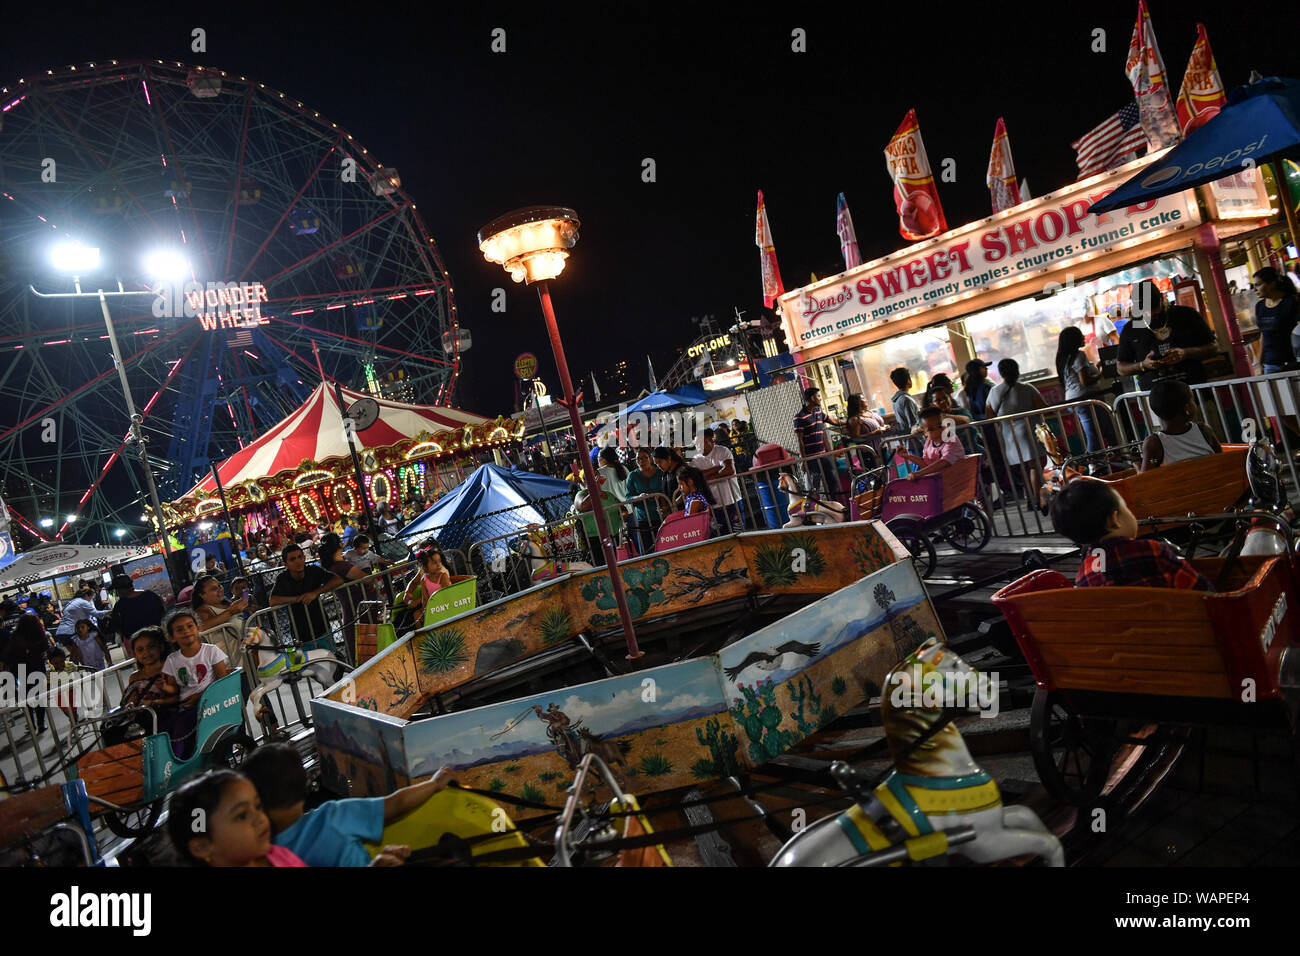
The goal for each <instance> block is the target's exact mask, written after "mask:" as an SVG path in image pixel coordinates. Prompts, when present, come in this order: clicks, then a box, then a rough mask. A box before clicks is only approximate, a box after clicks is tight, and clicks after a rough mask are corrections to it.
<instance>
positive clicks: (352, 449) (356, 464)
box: [312, 342, 405, 607]
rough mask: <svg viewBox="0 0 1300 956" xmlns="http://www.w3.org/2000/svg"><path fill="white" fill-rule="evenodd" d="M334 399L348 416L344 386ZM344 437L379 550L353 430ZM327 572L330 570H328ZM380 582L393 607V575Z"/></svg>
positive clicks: (337, 386)
mask: <svg viewBox="0 0 1300 956" xmlns="http://www.w3.org/2000/svg"><path fill="white" fill-rule="evenodd" d="M315 345H316V343H315V342H313V343H312V346H313V347H315ZM316 358H317V360H318V361H319V359H320V353H317V355H316ZM334 397H335V398H336V399H337V400H338V403H339V412H340V413H341V414H343V415H345V416H346V415H347V413H348V411H347V409H348V407H347V405H346V404H345V403H344V401H343V386H342V385H340V384H339V383H338V382H335V383H334ZM343 437H344V438H346V439H347V442H348V452H349V453H350V454H351V455H352V474H353V476H354V477H355V478H356V479H357V493H358V494H359V495H360V496H361V507H362V509H363V510H364V511H365V513H366V527H367V528H369V529H370V540H371V542H372V543H373V544H374V545H375V547H376V548H377V547H378V546H379V530H380V529H379V525H378V524H376V522H375V516H374V513H373V512H372V511H371V510H370V496H369V495H367V494H366V475H365V472H364V471H362V469H361V457H360V456H359V455H358V454H357V446H356V444H355V443H354V442H353V441H352V429H350V428H344V429H343ZM403 544H405V542H403ZM381 557H382V555H381ZM326 570H328V568H327V569H326ZM380 580H381V581H382V582H383V585H384V594H385V596H386V597H387V598H388V604H389V606H390V607H391V606H392V603H393V582H392V580H391V575H387V574H386V575H384V576H383V578H381V579H380Z"/></svg>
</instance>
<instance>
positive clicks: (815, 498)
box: [777, 471, 844, 528]
mask: <svg viewBox="0 0 1300 956" xmlns="http://www.w3.org/2000/svg"><path fill="white" fill-rule="evenodd" d="M777 484H778V487H779V488H780V489H781V490H782V491H784V492H785V494H786V497H787V498H788V499H789V503H788V505H787V506H786V510H787V511H788V512H789V513H790V520H789V521H787V522H786V523H785V524H783V525H782V526H781V527H783V528H798V527H799V526H801V525H805V524H809V525H813V524H839V523H840V522H841V521H843V520H844V506H843V505H842V504H840V503H839V502H838V501H831V500H829V499H825V498H822V497H820V496H819V495H818V494H817V493H816V492H815V491H807V492H804V491H800V490H799V486H798V485H797V484H796V483H795V480H794V476H793V475H791V474H790V473H789V472H788V471H784V472H782V473H781V478H780V481H779V482H778V483H777Z"/></svg>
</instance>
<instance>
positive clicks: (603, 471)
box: [596, 447, 627, 502]
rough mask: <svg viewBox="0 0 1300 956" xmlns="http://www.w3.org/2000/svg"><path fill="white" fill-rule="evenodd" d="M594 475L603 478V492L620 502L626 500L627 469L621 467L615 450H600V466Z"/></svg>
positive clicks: (621, 464) (621, 463)
mask: <svg viewBox="0 0 1300 956" xmlns="http://www.w3.org/2000/svg"><path fill="white" fill-rule="evenodd" d="M596 474H598V475H603V476H604V478H605V482H604V486H605V491H607V492H609V493H610V494H612V495H613V496H614V497H615V498H616V499H617V500H618V501H620V502H622V501H626V500H627V469H626V468H624V467H623V462H621V461H619V458H618V449H617V448H612V447H611V448H602V449H601V451H600V465H599V467H598V468H597V469H596Z"/></svg>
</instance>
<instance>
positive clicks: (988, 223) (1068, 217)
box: [780, 164, 1200, 349]
mask: <svg viewBox="0 0 1300 956" xmlns="http://www.w3.org/2000/svg"><path fill="white" fill-rule="evenodd" d="M1135 168H1136V165H1133V164H1130V165H1129V166H1124V167H1121V168H1120V170H1116V171H1114V173H1113V174H1106V175H1107V176H1113V177H1114V178H1115V184H1114V185H1113V184H1111V183H1109V182H1103V181H1101V180H1102V179H1103V178H1104V177H1091V178H1089V179H1086V180H1084V181H1082V182H1080V183H1075V184H1072V185H1070V186H1067V187H1065V188H1064V189H1061V190H1058V191H1057V192H1055V193H1053V194H1051V195H1049V196H1044V197H1042V198H1041V199H1035V200H1031V201H1030V202H1027V203H1021V204H1020V205H1018V206H1013V207H1011V208H1010V209H1007V210H1004V211H1003V212H1000V213H998V214H997V215H995V216H991V217H989V218H988V219H982V220H980V221H979V222H975V223H970V224H968V225H965V226H962V227H961V228H958V229H953V230H951V231H949V232H946V233H944V234H943V235H940V236H936V237H934V238H933V239H929V240H926V241H925V242H920V243H916V244H915V245H912V246H909V247H907V248H906V249H903V250H900V251H899V252H896V253H893V254H892V255H888V256H884V257H882V258H880V259H876V260H874V261H872V262H867V263H864V264H863V265H861V266H858V267H856V268H854V269H850V270H849V271H847V272H844V273H841V274H840V275H838V276H834V277H832V278H829V279H825V280H822V281H820V282H816V283H813V284H812V285H808V286H805V287H804V288H802V289H798V290H793V291H791V292H787V293H786V294H784V295H783V296H781V298H780V302H781V308H782V311H783V313H784V320H785V329H786V334H787V337H788V338H789V339H790V341H791V343H792V345H793V347H794V348H796V349H800V348H808V347H810V346H816V345H821V344H824V343H827V342H832V341H834V340H836V339H839V338H841V337H843V336H847V335H853V334H855V333H858V332H862V331H865V330H867V329H870V328H874V327H875V326H878V325H882V324H884V323H887V322H894V321H897V320H898V319H902V318H905V317H907V316H911V315H916V314H917V313H919V312H925V311H927V310H929V309H934V308H936V307H938V306H943V305H948V304H950V303H952V302H957V301H961V300H964V299H968V298H970V297H972V296H975V295H978V294H980V293H981V292H984V291H986V290H989V289H997V288H1001V287H1003V286H1007V285H1011V284H1012V283H1016V282H1022V281H1025V280H1027V279H1030V278H1032V277H1034V276H1036V275H1042V274H1043V273H1045V272H1049V271H1055V270H1057V269H1060V268H1061V267H1063V266H1068V265H1072V264H1075V263H1082V262H1084V261H1086V260H1088V259H1094V258H1096V257H1097V256H1100V255H1104V254H1106V253H1110V252H1114V251H1116V250H1119V249H1123V248H1126V247H1128V246H1133V245H1137V244H1139V243H1144V242H1150V241H1152V240H1154V239H1157V238H1159V237H1161V236H1165V235H1168V234H1170V233H1172V232H1176V231H1178V230H1180V229H1189V228H1192V227H1194V226H1196V225H1198V224H1199V223H1200V214H1199V212H1198V210H1197V206H1196V200H1195V196H1194V194H1193V193H1192V192H1191V191H1190V190H1184V191H1182V192H1179V193H1175V194H1173V195H1170V196H1162V197H1160V198H1159V199H1152V200H1147V201H1145V202H1142V203H1139V204H1137V205H1134V206H1129V207H1128V208H1126V209H1117V210H1115V211H1113V212H1110V213H1100V214H1093V213H1091V212H1090V211H1089V209H1090V207H1091V205H1092V204H1093V203H1094V202H1098V201H1100V200H1101V199H1102V197H1104V196H1107V195H1109V194H1110V193H1111V192H1113V191H1114V188H1115V185H1117V184H1118V183H1119V182H1122V181H1123V180H1124V178H1126V177H1127V176H1128V175H1131V174H1132V172H1133V171H1134V169H1135ZM1189 241H1190V240H1189Z"/></svg>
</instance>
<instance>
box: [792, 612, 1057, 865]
mask: <svg viewBox="0 0 1300 956" xmlns="http://www.w3.org/2000/svg"><path fill="white" fill-rule="evenodd" d="M979 680H980V675H979V673H978V672H977V671H976V670H975V669H974V668H972V667H971V666H970V665H969V664H967V663H966V662H965V661H963V660H962V659H961V658H960V657H958V656H957V655H956V654H954V653H953V652H952V651H950V650H949V649H948V647H947V646H946V645H945V644H943V643H941V642H940V641H939V639H938V638H935V637H932V638H930V639H929V640H927V641H926V642H925V643H924V644H922V645H921V646H920V647H918V648H917V649H916V650H915V651H913V652H912V653H911V654H910V655H908V656H907V657H906V658H905V659H904V660H903V661H901V662H900V663H899V664H897V665H896V666H895V667H894V669H893V670H892V671H890V673H889V675H888V676H887V677H886V678H885V685H884V686H885V689H884V691H882V693H881V698H880V709H881V713H882V716H883V720H884V728H885V738H886V740H887V741H888V743H889V749H890V752H891V753H892V754H893V755H894V760H895V766H894V770H893V772H891V773H890V775H889V776H888V777H887V778H886V779H885V781H884V783H882V784H880V785H879V786H878V787H876V788H875V789H874V790H866V789H865V788H864V787H862V786H858V787H854V786H853V784H854V783H856V778H855V777H854V773H855V772H854V771H853V770H852V769H851V768H850V767H849V766H848V765H847V764H844V763H837V764H836V765H834V766H833V767H832V772H833V773H834V774H835V776H836V777H837V779H839V780H840V781H841V782H842V783H845V784H846V787H847V789H849V790H850V791H852V792H854V794H855V796H856V797H857V800H858V802H857V803H856V804H855V805H854V806H853V807H851V808H850V809H849V810H847V811H845V812H844V813H841V814H839V815H838V816H831V817H825V818H824V819H822V820H820V821H818V822H817V823H815V824H813V825H812V826H809V827H807V828H806V829H805V830H804V831H803V832H802V833H799V834H797V835H796V836H795V837H793V838H792V839H791V840H790V841H789V842H787V843H786V845H785V846H783V847H782V848H781V850H780V852H779V853H778V854H777V855H776V857H775V858H774V859H773V861H772V865H773V866H836V865H839V864H842V863H846V862H848V861H851V860H854V859H856V858H858V857H860V856H863V855H866V854H870V853H875V852H879V851H883V850H888V849H890V848H891V847H897V846H900V845H906V846H907V850H908V854H907V855H908V856H909V857H910V858H911V859H913V860H916V861H920V860H922V859H931V858H933V859H936V860H938V859H939V858H941V857H944V856H946V854H947V853H956V854H959V855H961V856H963V857H966V858H967V859H969V860H971V861H972V862H974V863H992V862H994V861H997V860H1004V859H1007V858H1009V857H1015V856H1024V855H1030V854H1032V855H1033V856H1036V857H1038V858H1039V859H1041V860H1043V861H1044V862H1045V863H1046V864H1047V865H1048V866H1064V865H1065V855H1064V852H1063V851H1062V849H1061V843H1060V841H1059V840H1057V838H1056V837H1055V836H1054V835H1053V834H1052V833H1051V832H1050V831H1049V830H1048V829H1047V827H1045V826H1044V825H1043V823H1042V821H1041V820H1039V819H1038V815H1037V814H1036V813H1034V811H1033V810H1031V809H1029V808H1028V807H1022V806H1003V804H1002V795H1001V793H1000V792H999V791H998V786H997V784H996V783H995V782H994V781H993V778H992V777H990V776H989V775H988V773H987V772H986V771H984V770H983V769H982V768H981V767H980V766H979V764H977V763H976V762H975V760H974V758H972V757H971V754H970V751H969V750H967V749H966V744H965V742H964V741H963V740H962V736H961V733H960V732H959V731H958V730H957V728H956V727H955V726H954V725H953V724H952V722H951V720H950V717H951V714H952V709H960V708H951V709H950V707H948V706H945V705H949V704H951V703H952V702H953V700H954V698H957V699H959V700H964V702H965V703H966V704H967V705H969V704H970V703H971V702H970V698H971V697H977V698H978V699H979V702H980V704H981V705H984V703H985V696H986V691H988V693H989V696H991V694H992V693H995V692H996V687H993V688H991V689H990V688H988V685H987V683H986V684H984V685H983V686H981V685H980V684H979ZM985 680H986V681H987V678H986V679H985ZM977 688H978V690H977ZM959 828H961V829H971V828H973V830H974V837H973V839H971V840H969V842H963V843H962V845H960V846H954V845H951V844H949V843H948V841H947V838H946V836H943V835H942V831H950V830H957V829H959ZM954 842H955V841H954Z"/></svg>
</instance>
